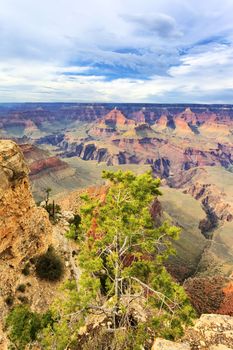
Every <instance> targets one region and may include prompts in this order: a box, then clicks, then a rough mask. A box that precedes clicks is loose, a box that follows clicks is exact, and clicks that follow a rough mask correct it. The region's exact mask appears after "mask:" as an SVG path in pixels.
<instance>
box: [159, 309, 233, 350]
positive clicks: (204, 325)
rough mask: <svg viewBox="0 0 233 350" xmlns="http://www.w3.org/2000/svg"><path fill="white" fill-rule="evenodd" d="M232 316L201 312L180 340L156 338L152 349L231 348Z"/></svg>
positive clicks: (214, 349)
mask: <svg viewBox="0 0 233 350" xmlns="http://www.w3.org/2000/svg"><path fill="white" fill-rule="evenodd" d="M232 349H233V317H230V316H223V315H213V314H203V315H202V316H201V317H200V319H198V320H197V322H196V323H195V325H194V327H191V328H190V329H188V330H187V331H186V334H185V336H184V338H183V339H182V342H179V343H174V342H170V341H167V340H163V339H156V340H155V343H154V345H153V347H152V350H232Z"/></svg>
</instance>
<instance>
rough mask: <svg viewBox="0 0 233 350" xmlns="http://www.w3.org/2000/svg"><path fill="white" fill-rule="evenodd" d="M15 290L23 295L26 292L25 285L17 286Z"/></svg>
mask: <svg viewBox="0 0 233 350" xmlns="http://www.w3.org/2000/svg"><path fill="white" fill-rule="evenodd" d="M17 290H18V291H19V292H21V293H24V292H25V290H26V285H25V284H19V285H18V287H17Z"/></svg>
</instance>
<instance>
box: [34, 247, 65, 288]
mask: <svg viewBox="0 0 233 350" xmlns="http://www.w3.org/2000/svg"><path fill="white" fill-rule="evenodd" d="M35 267H36V274H37V276H38V277H39V278H41V279H45V280H48V281H51V282H52V281H58V280H59V279H60V278H61V277H62V275H63V272H64V264H63V261H62V259H61V258H60V257H59V256H58V255H57V254H56V252H55V250H54V248H53V247H49V249H48V251H47V252H46V253H45V254H42V255H40V256H39V257H38V258H37V260H36V263H35Z"/></svg>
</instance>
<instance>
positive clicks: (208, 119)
mask: <svg viewBox="0 0 233 350" xmlns="http://www.w3.org/2000/svg"><path fill="white" fill-rule="evenodd" d="M0 139H1V140H0V178H1V183H0V224H1V244H0V256H1V258H0V272H1V285H2V284H3V289H2V290H1V299H0V302H1V305H0V306H1V308H2V310H3V314H2V315H4V314H5V312H6V306H5V302H4V300H5V299H6V297H7V296H8V295H10V294H11V293H15V290H16V286H17V285H18V284H19V283H21V282H22V281H23V282H24V279H25V278H24V277H22V276H21V270H22V269H23V267H24V265H25V263H26V262H27V261H28V256H29V255H30V256H32V257H33V256H34V255H36V254H38V253H40V252H44V251H46V249H47V248H48V245H49V244H50V242H51V240H53V238H52V235H53V233H52V231H54V228H52V226H51V224H50V222H49V220H48V216H47V213H46V212H45V210H44V209H43V208H41V207H37V206H36V205H35V202H34V199H33V197H32V195H31V192H30V191H31V190H32V193H33V196H34V198H35V200H36V201H37V202H41V201H43V200H44V198H45V191H46V189H47V188H51V190H52V191H51V195H52V198H53V199H55V201H56V202H57V203H58V204H60V206H61V208H62V211H64V212H65V211H67V212H70V211H74V210H75V209H76V207H77V206H78V205H79V200H78V198H79V197H80V194H81V193H83V191H84V189H86V188H88V190H89V191H91V192H94V193H97V196H98V193H99V191H100V192H101V193H102V190H103V187H102V185H103V180H102V179H101V172H102V170H104V169H114V170H115V169H119V168H121V169H124V170H127V169H130V170H133V171H135V172H137V173H141V172H144V171H146V170H151V171H152V172H153V174H154V176H155V177H157V176H158V177H160V178H161V179H162V180H161V181H162V186H161V191H162V193H163V195H162V196H161V198H160V203H161V208H162V214H161V215H162V218H163V219H165V220H168V221H169V222H171V223H173V224H176V225H177V226H179V227H181V230H182V231H181V237H180V239H179V240H178V241H177V242H176V243H175V244H174V246H175V249H176V251H177V254H176V256H173V257H171V258H170V259H169V260H168V263H167V269H168V270H169V271H170V272H171V274H172V275H173V277H174V278H175V279H176V280H178V281H180V282H181V283H184V286H185V288H186V291H187V293H188V294H189V295H190V298H191V301H192V302H193V304H194V305H195V306H197V308H199V309H198V310H200V314H203V313H220V314H228V315H231V316H232V315H233V310H232V307H231V305H232V304H233V293H232V278H233V277H232V276H233V248H232V247H233V235H232V232H233V199H232V198H233V172H232V168H233V156H232V154H233V106H229V105H227V106H225V105H212V106H211V105H153V104H152V105H150V104H148V105H140V104H132V105H131V104H118V105H113V104H102V105H101V104H53V103H52V104H40V103H38V104H4V105H0ZM11 140H13V141H15V142H16V143H17V144H18V146H17V145H16V144H15V143H14V142H12V141H11ZM24 159H25V161H26V163H25V161H24ZM29 179H30V182H31V189H30V184H29ZM6 206H7V208H9V209H8V211H7V212H5V209H4V208H6ZM34 226H35V227H36V230H35V229H34ZM55 230H57V228H55ZM2 276H3V277H2ZM33 278H34V277H31V280H30V283H31V285H32V288H31V293H30V294H29V295H28V298H29V299H30V300H31V302H32V305H34V304H33V303H34V300H35V299H36V296H38V294H37V293H38V290H39V289H40V287H41V286H42V285H43V288H44V290H45V295H44V296H43V295H42V297H40V298H39V297H38V299H40V300H44V302H45V304H46V303H48V300H50V298H51V297H49V298H48V297H47V296H46V293H47V294H50V292H49V286H47V287H46V284H45V283H44V282H42V284H41V285H40V283H41V282H38V281H37V280H36V279H33ZM215 287H216V288H215ZM43 288H42V289H43ZM33 293H34V294H35V298H34V297H33ZM42 294H43V293H42ZM200 296H201V297H200ZM46 298H47V299H48V300H47V299H46ZM209 299H211V302H209ZM212 301H213V302H212ZM34 306H35V309H36V308H37V307H38V308H39V306H38V305H34ZM0 328H1V327H0ZM224 344H226V345H228V343H227V342H226V343H224ZM195 346H196V345H195ZM203 348H204V347H203Z"/></svg>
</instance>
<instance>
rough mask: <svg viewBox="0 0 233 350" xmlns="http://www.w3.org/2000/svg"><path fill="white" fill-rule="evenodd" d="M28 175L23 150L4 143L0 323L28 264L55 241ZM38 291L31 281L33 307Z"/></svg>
mask: <svg viewBox="0 0 233 350" xmlns="http://www.w3.org/2000/svg"><path fill="white" fill-rule="evenodd" d="M28 173H29V170H28V167H27V165H26V163H25V160H24V158H23V154H22V152H21V150H20V148H19V147H18V146H17V145H16V144H15V143H14V142H12V141H5V140H4V141H0V180H1V181H0V276H1V277H0V290H1V292H0V320H1V319H2V318H3V317H4V315H5V312H6V310H7V304H9V303H12V302H13V298H14V297H15V295H16V294H17V293H16V289H17V286H18V284H20V283H22V281H24V280H25V278H26V277H25V276H24V275H23V273H22V271H23V270H24V269H25V266H26V264H28V263H29V261H30V259H31V258H33V257H34V256H36V255H38V254H40V253H42V252H44V251H45V250H46V249H47V247H48V245H49V243H50V240H51V231H52V227H51V224H50V222H49V220H48V215H47V212H46V211H45V210H44V209H42V208H38V207H37V206H36V205H35V202H34V200H33V198H32V195H31V191H30V185H29V179H28ZM34 288H35V283H34V282H33V281H32V280H31V281H30V288H29V287H28V289H30V292H29V293H28V295H27V297H28V298H32V303H33V302H36V300H35V299H33V295H34V294H37V293H36V291H35V289H34ZM15 293H16V294H15ZM40 294H43V288H42V291H40ZM37 297H38V295H37ZM16 299H17V298H16ZM15 302H16V303H17V302H19V301H17V300H15ZM37 302H38V300H37ZM41 302H42V303H43V298H42V299H41ZM34 306H36V305H35V304H34ZM0 323H1V322H0ZM0 338H1V334H0ZM2 346H3V345H2ZM0 348H1V349H2V348H3V347H1V344H0Z"/></svg>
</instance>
